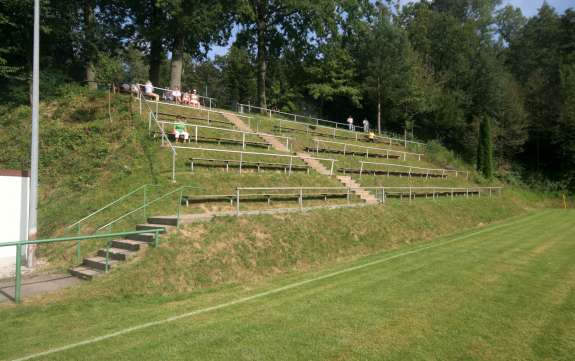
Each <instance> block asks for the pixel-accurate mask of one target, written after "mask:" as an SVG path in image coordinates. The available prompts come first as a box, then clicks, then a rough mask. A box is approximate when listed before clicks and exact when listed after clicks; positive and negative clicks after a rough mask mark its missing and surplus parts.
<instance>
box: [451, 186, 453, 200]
mask: <svg viewBox="0 0 575 361" xmlns="http://www.w3.org/2000/svg"><path fill="white" fill-rule="evenodd" d="M451 200H453V188H451Z"/></svg>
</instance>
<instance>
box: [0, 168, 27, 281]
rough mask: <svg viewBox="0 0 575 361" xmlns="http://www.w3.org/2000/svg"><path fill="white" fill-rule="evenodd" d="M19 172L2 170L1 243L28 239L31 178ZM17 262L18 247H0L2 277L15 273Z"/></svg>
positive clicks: (0, 197) (0, 201)
mask: <svg viewBox="0 0 575 361" xmlns="http://www.w3.org/2000/svg"><path fill="white" fill-rule="evenodd" d="M10 173H12V174H14V175H11V174H10ZM18 173H19V172H7V171H4V172H0V229H1V230H2V232H0V243H5V242H15V241H19V240H27V239H28V202H29V199H28V196H29V195H28V192H29V189H30V178H28V177H22V176H21V175H18ZM22 251H23V254H25V249H24V247H22ZM15 263H16V247H0V278H2V277H7V276H10V275H13V274H14V264H15Z"/></svg>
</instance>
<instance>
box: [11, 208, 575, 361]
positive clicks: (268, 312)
mask: <svg viewBox="0 0 575 361" xmlns="http://www.w3.org/2000/svg"><path fill="white" fill-rule="evenodd" d="M574 216H575V213H574V212H573V211H559V210H555V211H554V210H545V211H538V212H534V213H531V214H529V215H526V216H521V217H515V218H514V219H512V220H509V221H507V222H505V223H499V224H494V225H491V226H487V227H480V228H476V229H473V230H470V231H467V232H465V233H460V234H455V235H451V236H448V237H444V238H441V239H436V240H434V241H433V242H429V243H423V244H421V243H420V244H417V245H407V246H402V247H399V248H397V249H395V250H393V251H387V252H384V253H379V254H376V255H372V256H369V257H365V258H361V259H358V260H355V261H352V262H341V263H339V264H338V265H336V266H333V267H328V268H324V269H322V270H320V271H317V272H315V271H314V272H306V273H301V272H300V273H292V274H289V275H284V276H281V277H273V278H267V279H265V280H262V281H257V282H253V283H252V284H250V285H249V286H246V285H244V286H243V287H240V286H230V285H228V286H222V287H219V288H210V289H205V290H204V291H196V292H194V293H188V294H180V295H178V296H177V297H163V296H161V295H159V296H154V297H138V298H124V299H122V298H118V299H116V300H115V301H114V302H110V301H107V300H105V299H101V300H99V301H93V302H90V301H79V302H67V303H63V304H59V305H28V306H26V305H25V306H23V307H19V308H16V307H9V308H3V309H1V310H0V315H1V317H0V339H1V340H2V347H1V348H0V358H1V359H14V358H17V357H22V356H26V355H32V354H34V353H37V352H43V351H47V350H51V349H54V348H59V347H66V346H67V345H71V344H72V345H74V344H75V343H78V342H83V341H88V342H86V343H85V344H81V345H76V346H75V347H72V348H69V349H63V350H60V351H58V352H55V353H51V354H46V355H44V356H41V357H38V359H46V360H79V359H82V360H92V359H94V360H96V359H111V358H114V359H120V360H132V359H133V360H138V359H140V360H142V359H145V360H148V359H149V360H160V359H161V360H168V359H169V360H184V359H185V360H193V359H197V360H276V359H277V360H311V359H323V360H384V359H385V360H462V359H464V360H511V359H513V360H571V359H572V356H573V354H575V337H574V335H575V316H574V315H575V283H574V280H575V264H574V263H573V260H572V255H573V254H574V252H575V243H574V242H575V238H574V237H575V232H574V231H575V221H574V219H575V217H574ZM149 322H152V323H151V324H148V323H149ZM115 333H116V334H115Z"/></svg>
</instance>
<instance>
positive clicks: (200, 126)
mask: <svg viewBox="0 0 575 361" xmlns="http://www.w3.org/2000/svg"><path fill="white" fill-rule="evenodd" d="M157 122H158V123H159V124H170V125H178V124H184V125H185V126H189V127H193V128H196V129H199V128H202V129H212V130H216V131H221V132H228V133H239V134H248V135H255V136H268V137H273V138H278V139H285V140H286V148H288V149H290V146H289V145H290V140H292V143H293V138H292V137H285V136H282V135H274V134H268V133H261V132H246V131H243V130H236V129H226V128H218V127H211V126H207V125H198V124H192V123H188V122H170V121H165V120H158V121H157ZM195 138H196V142H197V139H198V135H197V132H196V133H195ZM242 141H243V142H244V143H245V139H243V140H242ZM244 148H245V144H244Z"/></svg>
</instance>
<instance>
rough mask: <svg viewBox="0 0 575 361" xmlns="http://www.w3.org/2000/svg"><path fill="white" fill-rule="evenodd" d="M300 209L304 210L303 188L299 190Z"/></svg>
mask: <svg viewBox="0 0 575 361" xmlns="http://www.w3.org/2000/svg"><path fill="white" fill-rule="evenodd" d="M299 208H300V209H303V188H300V189H299Z"/></svg>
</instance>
